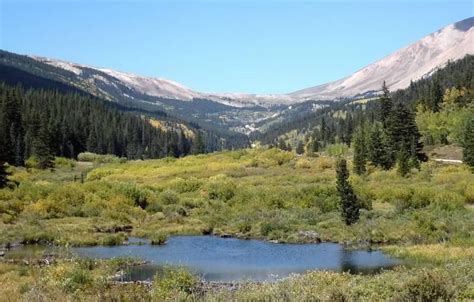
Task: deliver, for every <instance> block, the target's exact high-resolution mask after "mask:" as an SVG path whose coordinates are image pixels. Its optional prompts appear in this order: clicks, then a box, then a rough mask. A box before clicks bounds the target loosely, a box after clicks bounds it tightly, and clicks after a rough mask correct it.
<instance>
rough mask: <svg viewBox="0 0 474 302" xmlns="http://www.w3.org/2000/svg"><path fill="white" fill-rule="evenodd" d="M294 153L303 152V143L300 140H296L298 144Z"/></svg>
mask: <svg viewBox="0 0 474 302" xmlns="http://www.w3.org/2000/svg"><path fill="white" fill-rule="evenodd" d="M295 151H296V153H297V154H303V153H304V144H303V142H302V141H298V145H297V146H296V150H295Z"/></svg>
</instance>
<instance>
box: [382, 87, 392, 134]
mask: <svg viewBox="0 0 474 302" xmlns="http://www.w3.org/2000/svg"><path fill="white" fill-rule="evenodd" d="M382 93H383V94H382V96H381V97H380V100H379V103H380V112H379V119H380V122H382V125H383V127H384V128H387V122H388V118H389V116H390V113H391V112H392V107H393V104H392V99H391V98H390V91H389V90H388V88H387V85H386V84H385V81H383V84H382Z"/></svg>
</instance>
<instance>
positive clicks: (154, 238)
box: [150, 232, 168, 245]
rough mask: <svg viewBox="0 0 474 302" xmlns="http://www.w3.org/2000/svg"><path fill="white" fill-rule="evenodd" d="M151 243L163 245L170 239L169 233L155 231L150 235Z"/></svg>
mask: <svg viewBox="0 0 474 302" xmlns="http://www.w3.org/2000/svg"><path fill="white" fill-rule="evenodd" d="M150 240H151V244H153V245H162V244H165V243H166V240H168V235H166V234H165V233H162V232H158V233H154V234H153V235H151V236H150Z"/></svg>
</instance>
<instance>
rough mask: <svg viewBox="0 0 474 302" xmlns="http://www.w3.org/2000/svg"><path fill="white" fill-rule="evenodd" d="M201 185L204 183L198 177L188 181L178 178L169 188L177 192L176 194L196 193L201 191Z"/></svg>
mask: <svg viewBox="0 0 474 302" xmlns="http://www.w3.org/2000/svg"><path fill="white" fill-rule="evenodd" d="M201 185H202V181H201V180H199V179H197V178H196V177H190V178H187V179H184V178H181V177H177V178H175V179H173V180H172V181H171V182H170V184H169V187H170V188H171V189H173V190H175V191H176V192H179V193H186V192H195V191H197V190H199V188H200V187H201Z"/></svg>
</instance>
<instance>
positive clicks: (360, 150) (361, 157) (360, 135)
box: [352, 126, 367, 175]
mask: <svg viewBox="0 0 474 302" xmlns="http://www.w3.org/2000/svg"><path fill="white" fill-rule="evenodd" d="M352 146H353V149H354V157H353V160H352V162H353V163H354V173H356V174H359V175H362V174H364V173H365V171H366V168H365V164H366V162H367V149H366V139H365V131H364V127H363V126H361V127H359V128H358V129H357V131H356V133H355V134H354V139H353V143H352Z"/></svg>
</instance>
